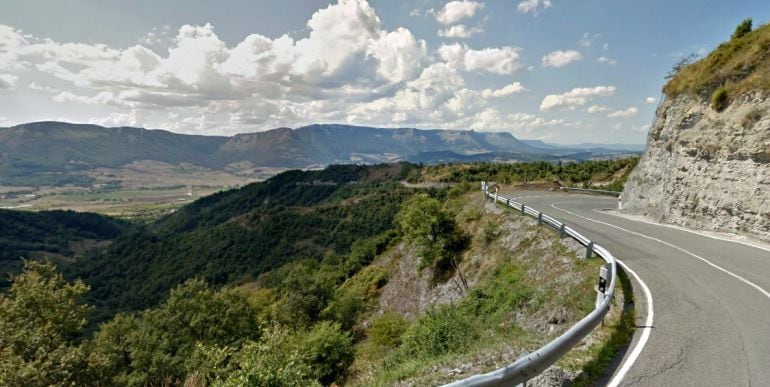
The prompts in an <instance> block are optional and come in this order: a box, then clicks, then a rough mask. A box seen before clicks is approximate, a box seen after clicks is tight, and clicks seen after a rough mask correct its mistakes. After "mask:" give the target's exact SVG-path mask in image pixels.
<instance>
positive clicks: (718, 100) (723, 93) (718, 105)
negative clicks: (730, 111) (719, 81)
mask: <svg viewBox="0 0 770 387" xmlns="http://www.w3.org/2000/svg"><path fill="white" fill-rule="evenodd" d="M726 107H727V90H725V88H724V87H720V88H718V89H716V90H714V93H713V94H711V108H712V109H714V110H716V111H718V112H721V111H722V110H725V108H726Z"/></svg>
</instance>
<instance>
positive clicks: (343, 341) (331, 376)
mask: <svg viewBox="0 0 770 387" xmlns="http://www.w3.org/2000/svg"><path fill="white" fill-rule="evenodd" d="M298 349H299V350H300V351H302V353H303V354H304V356H306V357H307V360H308V362H309V364H311V366H312V369H313V371H312V373H313V375H314V376H315V378H316V379H317V380H318V381H319V382H321V383H323V384H324V385H330V384H333V383H334V384H342V382H343V381H344V379H345V376H346V375H347V372H348V367H350V365H351V364H352V363H353V359H354V357H355V352H354V350H353V340H352V339H351V338H350V335H348V334H347V333H345V332H342V331H340V324H339V323H332V322H329V321H322V322H320V323H318V324H316V325H314V326H313V328H312V329H311V330H310V331H309V332H307V333H306V334H305V335H304V337H302V338H301V339H300V343H299V345H298Z"/></svg>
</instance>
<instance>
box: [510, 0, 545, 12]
mask: <svg viewBox="0 0 770 387" xmlns="http://www.w3.org/2000/svg"><path fill="white" fill-rule="evenodd" d="M551 5H552V4H551V0H524V1H521V2H519V5H517V6H516V9H517V10H518V11H519V12H521V13H532V14H533V15H535V16H537V14H538V13H539V12H540V10H541V9H542V10H545V9H548V8H551Z"/></svg>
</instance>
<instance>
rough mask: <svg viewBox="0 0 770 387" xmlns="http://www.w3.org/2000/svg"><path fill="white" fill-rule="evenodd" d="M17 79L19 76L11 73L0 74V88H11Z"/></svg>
mask: <svg viewBox="0 0 770 387" xmlns="http://www.w3.org/2000/svg"><path fill="white" fill-rule="evenodd" d="M17 79H19V77H17V76H15V75H13V74H0V90H3V89H13V86H14V85H15V84H16V80H17Z"/></svg>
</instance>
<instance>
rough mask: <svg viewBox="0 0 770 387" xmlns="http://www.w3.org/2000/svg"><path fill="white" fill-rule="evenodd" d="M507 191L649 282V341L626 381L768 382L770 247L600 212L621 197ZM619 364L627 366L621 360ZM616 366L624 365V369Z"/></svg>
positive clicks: (641, 317)
mask: <svg viewBox="0 0 770 387" xmlns="http://www.w3.org/2000/svg"><path fill="white" fill-rule="evenodd" d="M501 194H502V195H504V196H506V197H509V198H511V199H514V198H517V199H515V200H516V201H518V202H522V203H525V204H526V205H528V206H531V207H533V208H535V209H538V210H540V211H542V212H545V213H547V214H549V215H551V216H554V217H555V218H557V219H559V220H561V221H563V222H564V223H566V224H567V225H569V226H571V227H573V228H574V229H576V230H577V231H578V232H580V233H582V234H583V235H585V236H586V237H588V238H590V239H591V240H593V241H595V242H596V243H598V244H600V245H601V246H604V247H605V248H607V249H608V250H609V251H611V252H612V254H613V255H615V257H617V258H618V259H619V260H620V261H622V262H623V263H624V264H626V265H627V266H628V267H629V268H631V269H632V270H633V271H634V272H636V274H638V275H639V277H640V278H641V279H642V280H643V281H644V282H645V283H646V285H647V286H648V287H649V289H650V292H651V295H652V300H653V302H652V304H653V315H654V320H653V322H652V326H651V327H645V326H644V324H645V321H646V318H647V313H646V311H647V306H648V305H647V303H646V301H645V296H644V295H643V294H642V289H641V288H640V286H639V284H638V283H634V292H635V299H636V304H637V305H636V314H637V326H638V327H639V329H638V330H637V333H636V335H635V337H634V342H633V343H632V344H631V347H630V349H629V351H628V352H627V353H626V354H625V358H624V359H623V362H624V363H625V362H626V360H627V359H628V357H629V355H630V354H631V353H632V352H633V351H632V349H633V348H634V347H635V346H636V344H637V343H638V341H639V338H640V336H641V334H642V333H643V332H644V331H645V330H649V338H648V340H647V342H646V345H645V346H644V347H643V350H642V351H641V353H640V354H639V356H638V358H637V359H636V361H635V362H634V363H632V365H631V366H630V368H629V369H628V372H627V373H626V374H625V375H624V377H623V379H622V382H621V383H620V385H622V386H770V251H769V250H766V249H763V248H758V247H752V246H748V245H745V244H740V243H736V242H730V241H725V240H720V239H715V238H711V237H708V236H704V235H700V234H697V233H693V232H688V231H684V230H678V229H675V228H672V227H666V226H661V225H654V224H650V223H645V222H641V221H634V220H629V219H626V218H623V217H619V216H616V215H613V214H611V213H607V212H604V211H602V209H615V208H616V206H617V199H614V198H611V197H606V196H604V197H602V196H589V195H579V194H568V193H561V192H537V191H506V192H501ZM618 369H621V367H620V366H619V367H618ZM616 372H618V371H617V370H616Z"/></svg>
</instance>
